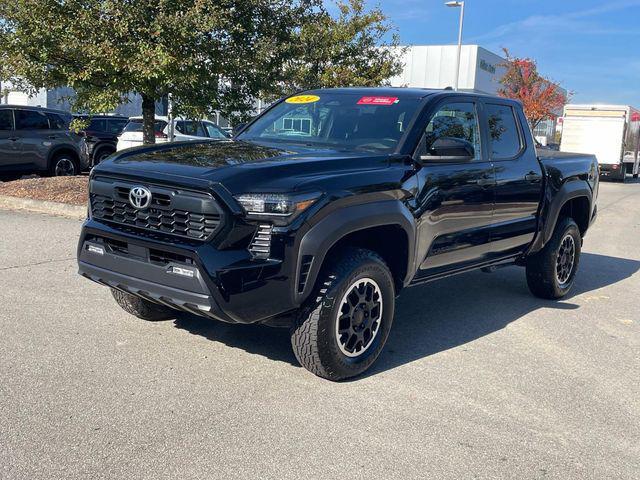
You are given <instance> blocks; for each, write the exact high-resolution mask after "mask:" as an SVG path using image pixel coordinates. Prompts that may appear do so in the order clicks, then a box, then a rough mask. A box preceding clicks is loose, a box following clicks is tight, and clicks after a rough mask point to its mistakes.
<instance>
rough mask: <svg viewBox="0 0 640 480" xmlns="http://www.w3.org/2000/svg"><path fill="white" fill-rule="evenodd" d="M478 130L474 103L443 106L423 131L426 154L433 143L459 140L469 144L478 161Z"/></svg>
mask: <svg viewBox="0 0 640 480" xmlns="http://www.w3.org/2000/svg"><path fill="white" fill-rule="evenodd" d="M479 132H480V130H479V128H478V115H477V113H476V106H475V104H474V103H448V104H446V105H443V106H442V107H441V108H440V109H439V110H438V111H437V112H436V113H435V115H434V116H433V117H431V120H430V121H429V124H428V125H427V128H426V129H425V149H426V152H427V154H429V151H430V149H431V146H432V145H433V143H434V142H435V141H436V140H438V139H441V138H459V139H462V140H465V141H467V142H469V143H470V144H471V145H472V146H473V149H474V159H475V160H479V159H480V155H481V150H480V133H479Z"/></svg>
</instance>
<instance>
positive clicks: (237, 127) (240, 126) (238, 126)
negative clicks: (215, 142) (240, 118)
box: [232, 122, 247, 136]
mask: <svg viewBox="0 0 640 480" xmlns="http://www.w3.org/2000/svg"><path fill="white" fill-rule="evenodd" d="M246 126H247V122H242V123H238V124H236V125H234V126H233V130H232V133H233V135H234V136H235V135H237V134H238V132H239V131H240V130H242V129H243V128H244V127H246Z"/></svg>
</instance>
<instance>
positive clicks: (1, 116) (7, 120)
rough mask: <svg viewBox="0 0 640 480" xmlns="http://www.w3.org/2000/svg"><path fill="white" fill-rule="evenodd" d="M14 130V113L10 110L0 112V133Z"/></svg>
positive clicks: (4, 109) (5, 109)
mask: <svg viewBox="0 0 640 480" xmlns="http://www.w3.org/2000/svg"><path fill="white" fill-rule="evenodd" d="M6 130H13V111H12V110H10V109H8V108H3V109H2V110H0V131H6Z"/></svg>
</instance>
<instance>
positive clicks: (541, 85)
mask: <svg viewBox="0 0 640 480" xmlns="http://www.w3.org/2000/svg"><path fill="white" fill-rule="evenodd" d="M503 51H504V53H505V56H506V57H507V61H506V62H505V63H504V64H503V66H504V67H505V68H506V69H507V71H506V73H505V75H504V77H502V79H501V80H500V83H501V84H502V86H501V87H500V88H499V89H498V95H500V96H502V97H506V98H513V99H516V100H520V101H521V102H522V105H523V107H524V113H525V115H526V117H527V120H528V121H529V125H530V126H531V129H534V128H535V127H536V126H537V125H538V124H539V123H540V122H542V121H543V120H546V119H548V118H554V117H555V116H556V115H557V114H558V113H559V112H560V111H561V110H562V107H564V106H565V104H566V103H567V101H568V95H567V94H565V93H564V92H563V91H562V89H561V88H560V87H559V86H558V84H557V83H554V82H552V81H551V80H549V79H548V78H545V77H543V76H542V75H540V73H538V66H537V65H536V62H535V61H534V60H532V59H530V58H518V57H512V56H511V55H510V54H509V51H508V50H507V49H506V48H503Z"/></svg>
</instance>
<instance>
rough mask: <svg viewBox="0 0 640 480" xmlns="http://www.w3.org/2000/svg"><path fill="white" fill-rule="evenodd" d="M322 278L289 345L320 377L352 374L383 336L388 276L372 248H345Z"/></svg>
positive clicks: (389, 316)
mask: <svg viewBox="0 0 640 480" xmlns="http://www.w3.org/2000/svg"><path fill="white" fill-rule="evenodd" d="M321 282H322V283H321V284H320V286H319V289H318V290H317V291H316V295H313V296H312V298H313V301H312V302H311V303H310V304H309V305H307V306H306V308H304V309H303V310H302V311H301V312H300V314H299V315H298V317H297V319H296V321H295V322H294V325H293V327H292V329H291V345H292V346H293V351H294V353H295V356H296V358H297V359H298V361H299V362H300V364H301V365H302V366H303V367H305V368H306V369H307V370H309V371H310V372H312V373H314V374H316V375H318V376H320V377H323V378H327V379H329V380H334V381H336V380H343V379H346V378H349V377H354V376H356V375H359V374H360V373H362V372H364V371H365V370H366V369H368V368H369V367H370V366H371V365H372V364H373V362H374V361H375V360H376V358H378V355H379V354H380V352H381V351H382V348H383V347H384V344H385V342H386V341H387V337H388V335H389V330H390V329H391V323H392V322H393V313H394V302H395V288H394V283H393V277H392V275H391V272H390V271H389V268H388V267H387V265H386V264H385V262H384V260H383V259H382V258H380V256H378V255H377V254H376V253H374V252H372V251H369V250H363V249H349V250H346V251H345V252H344V253H343V255H341V256H339V257H338V259H337V261H335V262H333V263H332V264H331V265H330V266H329V267H328V268H327V269H325V270H324V272H323V273H321Z"/></svg>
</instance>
